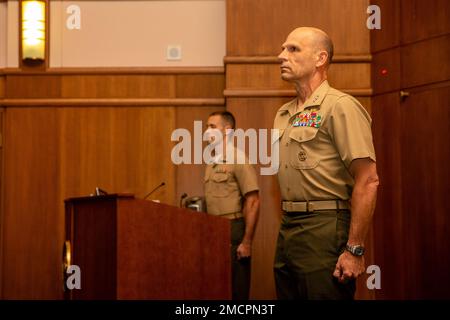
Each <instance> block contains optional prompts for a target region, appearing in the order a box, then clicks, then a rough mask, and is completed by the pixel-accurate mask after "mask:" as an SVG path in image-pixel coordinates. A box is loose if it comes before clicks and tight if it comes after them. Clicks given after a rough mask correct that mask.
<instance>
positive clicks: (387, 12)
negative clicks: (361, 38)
mask: <svg viewBox="0 0 450 320" xmlns="http://www.w3.org/2000/svg"><path fill="white" fill-rule="evenodd" d="M400 1H401V0H372V1H370V4H374V5H377V6H379V7H380V11H381V29H374V30H371V31H370V51H371V52H372V54H374V53H376V52H379V51H382V50H385V49H388V48H393V47H396V46H398V45H399V44H400V37H401V35H400V25H401V23H400V18H401V17H400Z"/></svg>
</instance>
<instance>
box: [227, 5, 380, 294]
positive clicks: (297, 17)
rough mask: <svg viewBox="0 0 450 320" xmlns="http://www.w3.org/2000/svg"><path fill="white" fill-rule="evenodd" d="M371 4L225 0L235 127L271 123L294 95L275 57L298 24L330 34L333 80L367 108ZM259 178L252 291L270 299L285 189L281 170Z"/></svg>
mask: <svg viewBox="0 0 450 320" xmlns="http://www.w3.org/2000/svg"><path fill="white" fill-rule="evenodd" d="M368 5H369V1H360V0H346V1H326V0H319V1H317V0H314V1H313V0H302V1H298V0H282V1H274V0H248V1H240V0H228V1H227V56H226V57H225V64H226V90H225V97H226V99H227V100H226V104H227V110H229V111H231V112H233V113H234V114H235V116H236V118H237V125H238V127H242V128H269V129H270V128H272V125H273V119H274V117H275V114H276V111H277V110H278V109H279V108H280V107H281V105H282V104H283V103H285V102H287V101H289V100H291V99H292V98H293V97H294V96H295V90H294V88H293V86H291V85H290V84H288V83H286V82H283V81H282V80H281V78H280V70H279V64H278V61H277V55H278V54H279V53H280V51H281V45H282V43H283V42H284V41H285V39H286V37H287V35H288V34H289V33H290V32H291V31H292V30H293V29H294V28H296V27H300V26H314V27H318V28H321V29H323V30H324V31H326V32H327V33H328V34H329V35H330V37H331V38H332V40H333V42H334V48H335V58H334V63H333V64H332V66H331V68H330V72H329V82H330V84H331V85H332V86H333V87H335V88H337V89H340V90H343V91H346V92H348V93H350V94H352V95H354V96H355V97H356V98H358V99H359V100H360V101H361V103H362V104H363V105H364V106H365V107H366V108H367V109H369V110H370V95H371V93H372V87H371V76H370V73H371V68H370V63H371V56H370V41H369V40H370V39H369V30H368V29H367V28H366V19H367V17H368V15H367V13H366V10H367V6H368ZM259 182H260V186H261V200H262V203H261V210H260V215H261V218H260V220H259V224H258V227H257V231H256V235H255V241H254V248H253V250H254V253H253V265H252V288H251V297H252V298H255V299H272V298H275V297H276V296H275V286H274V280H273V258H274V253H275V244H276V240H277V235H278V229H279V215H280V213H281V212H280V194H279V187H278V182H277V178H276V176H260V178H259ZM371 237H372V234H370V235H369V239H368V240H369V247H370V246H371V239H370V238H371ZM371 251H372V250H370V248H369V251H368V259H367V264H372V259H371ZM365 280H366V277H362V278H361V281H360V283H359V288H358V294H357V296H358V297H359V298H371V297H373V292H369V291H368V290H367V289H366V288H365Z"/></svg>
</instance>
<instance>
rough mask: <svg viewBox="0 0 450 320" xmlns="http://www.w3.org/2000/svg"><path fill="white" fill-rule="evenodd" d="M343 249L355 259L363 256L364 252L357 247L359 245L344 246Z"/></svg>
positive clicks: (361, 248)
mask: <svg viewBox="0 0 450 320" xmlns="http://www.w3.org/2000/svg"><path fill="white" fill-rule="evenodd" d="M345 249H346V250H347V251H350V253H351V254H352V255H354V256H357V257H361V256H363V255H364V251H365V249H364V247H363V246H361V245H359V244H357V245H354V246H351V245H349V244H347V245H346V246H345Z"/></svg>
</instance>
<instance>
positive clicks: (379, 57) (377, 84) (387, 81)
mask: <svg viewBox="0 0 450 320" xmlns="http://www.w3.org/2000/svg"><path fill="white" fill-rule="evenodd" d="M400 56H401V55H400V49H399V48H398V47H395V48H393V49H388V50H385V51H382V52H379V53H375V54H374V55H373V62H372V66H371V67H372V87H373V93H374V94H380V93H386V92H391V91H394V90H396V91H398V90H400V87H401V62H400Z"/></svg>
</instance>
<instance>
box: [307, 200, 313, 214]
mask: <svg viewBox="0 0 450 320" xmlns="http://www.w3.org/2000/svg"><path fill="white" fill-rule="evenodd" d="M306 212H307V213H313V212H314V203H311V202H310V201H309V200H306Z"/></svg>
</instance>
